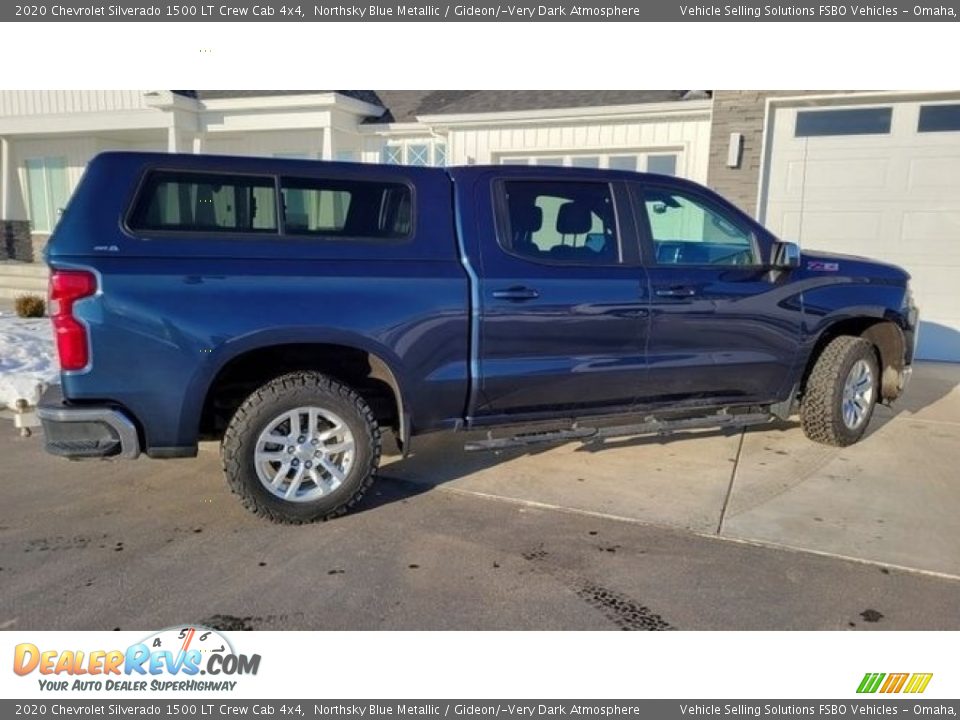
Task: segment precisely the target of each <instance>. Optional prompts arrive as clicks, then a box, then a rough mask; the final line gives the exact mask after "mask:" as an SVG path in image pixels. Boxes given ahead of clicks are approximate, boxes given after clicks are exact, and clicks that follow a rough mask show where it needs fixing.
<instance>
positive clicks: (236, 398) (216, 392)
mask: <svg viewBox="0 0 960 720" xmlns="http://www.w3.org/2000/svg"><path fill="white" fill-rule="evenodd" d="M305 370H306V371H313V372H320V373H323V374H324V375H328V376H330V377H332V378H335V379H336V380H339V381H340V382H342V383H343V384H345V385H348V386H349V387H350V388H351V389H353V390H355V391H356V392H357V393H359V394H360V396H361V397H362V398H363V399H364V400H365V401H366V402H367V404H368V405H369V406H370V409H371V410H372V411H373V414H374V416H375V417H376V418H377V422H378V423H379V424H380V425H381V426H385V427H390V428H392V429H393V430H394V431H395V432H397V433H398V438H401V436H402V435H403V434H404V428H403V425H404V421H403V400H402V397H401V395H400V387H399V384H398V383H397V379H396V377H395V376H394V374H393V372H392V371H391V370H390V368H389V366H388V365H387V364H386V363H385V362H384V361H383V360H382V359H381V358H379V357H378V356H376V355H374V354H372V353H368V352H366V351H365V350H360V349H358V348H354V347H349V346H346V345H334V344H290V345H274V346H272V347H265V348H258V349H256V350H251V351H249V352H247V353H244V354H243V355H240V356H238V357H236V358H234V359H233V360H230V361H229V362H228V363H227V364H226V365H224V366H223V367H222V368H221V369H220V372H218V373H217V376H216V377H215V378H214V380H213V382H212V383H211V384H210V387H209V388H208V390H207V395H206V398H205V399H204V402H203V410H202V412H201V414H200V437H201V438H204V439H219V438H220V437H222V435H223V431H224V430H225V429H226V427H227V424H228V423H229V422H230V418H231V417H233V414H234V412H236V410H237V408H238V407H240V405H241V404H242V403H243V401H244V400H245V399H246V398H247V397H248V396H249V395H250V393H252V392H253V391H254V390H256V389H257V388H258V387H260V386H261V385H263V384H265V383H267V382H269V381H270V380H272V379H274V378H276V377H279V376H280V375H285V374H286V373H289V372H297V371H305Z"/></svg>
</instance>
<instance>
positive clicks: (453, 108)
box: [173, 90, 709, 123]
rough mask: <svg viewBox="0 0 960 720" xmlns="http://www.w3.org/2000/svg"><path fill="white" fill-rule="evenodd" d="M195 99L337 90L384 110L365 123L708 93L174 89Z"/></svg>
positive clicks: (682, 97)
mask: <svg viewBox="0 0 960 720" xmlns="http://www.w3.org/2000/svg"><path fill="white" fill-rule="evenodd" d="M173 92H175V93H177V94H178V95H184V96H186V97H192V98H196V99H198V100H220V99H227V98H252V97H277V96H289V95H312V94H316V93H327V92H336V93H339V94H341V95H345V96H347V97H351V98H354V99H356V100H362V101H363V102H366V103H370V104H371V105H379V106H380V107H383V108H385V109H386V112H385V113H384V114H383V115H382V116H380V117H370V118H367V120H366V121H365V122H366V123H405V122H415V121H416V120H417V118H418V117H419V116H422V115H465V114H472V113H486V112H490V113H495V112H511V111H523V110H558V109H565V108H581V107H596V106H609V105H640V104H644V103H657V102H671V101H679V100H687V99H694V98H698V99H699V98H704V97H709V96H708V94H707V91H703V90H174V91H173Z"/></svg>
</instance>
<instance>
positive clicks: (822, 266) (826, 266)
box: [807, 260, 840, 272]
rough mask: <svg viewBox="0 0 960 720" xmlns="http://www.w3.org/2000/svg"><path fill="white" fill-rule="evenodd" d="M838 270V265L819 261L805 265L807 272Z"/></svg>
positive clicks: (812, 261)
mask: <svg viewBox="0 0 960 720" xmlns="http://www.w3.org/2000/svg"><path fill="white" fill-rule="evenodd" d="M839 269H840V263H835V262H823V261H821V260H811V261H810V262H808V263H807V270H815V271H817V272H837V270H839Z"/></svg>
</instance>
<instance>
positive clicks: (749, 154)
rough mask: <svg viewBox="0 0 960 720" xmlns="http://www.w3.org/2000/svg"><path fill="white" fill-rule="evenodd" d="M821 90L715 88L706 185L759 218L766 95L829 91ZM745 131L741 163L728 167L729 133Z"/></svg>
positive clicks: (786, 95)
mask: <svg viewBox="0 0 960 720" xmlns="http://www.w3.org/2000/svg"><path fill="white" fill-rule="evenodd" d="M829 92H830V91H821V90H714V92H713V121H712V123H711V126H710V162H709V167H708V169H707V184H708V185H709V186H710V187H711V188H713V189H714V190H716V191H717V192H718V193H720V194H721V195H723V196H724V197H725V198H727V199H728V200H730V201H732V202H733V203H734V204H735V205H737V206H738V207H740V209H742V210H744V211H745V212H747V213H749V214H750V215H752V216H754V217H756V214H757V191H758V190H759V187H760V152H761V150H762V143H763V122H764V118H765V114H766V108H767V98H768V97H775V96H783V97H797V96H800V95H814V94H817V95H820V94H828V93H829ZM735 132H738V133H743V150H742V154H741V156H740V165H739V166H738V167H735V168H730V167H727V150H728V148H729V147H730V133H735Z"/></svg>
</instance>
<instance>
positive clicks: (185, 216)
mask: <svg viewBox="0 0 960 720" xmlns="http://www.w3.org/2000/svg"><path fill="white" fill-rule="evenodd" d="M130 227H131V228H133V229H135V230H182V231H191V232H276V231H277V201H276V189H275V186H274V181H273V178H268V177H243V176H236V175H216V174H210V173H183V172H166V171H164V172H155V173H152V174H151V175H150V177H149V178H148V180H147V183H146V185H145V186H144V189H143V191H142V192H141V193H140V198H139V199H138V201H137V204H136V207H135V209H134V212H133V215H132V217H131V220H130Z"/></svg>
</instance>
